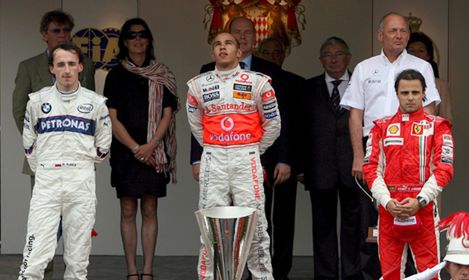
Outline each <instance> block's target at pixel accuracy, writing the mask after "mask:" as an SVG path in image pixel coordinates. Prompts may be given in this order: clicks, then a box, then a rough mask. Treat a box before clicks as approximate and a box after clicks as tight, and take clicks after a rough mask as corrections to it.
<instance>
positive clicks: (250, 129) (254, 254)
mask: <svg viewBox="0 0 469 280" xmlns="http://www.w3.org/2000/svg"><path fill="white" fill-rule="evenodd" d="M212 57H213V59H214V60H215V69H216V70H214V71H210V72H207V73H204V74H201V75H199V76H197V77H195V78H193V79H192V80H190V81H189V82H188V83H187V84H188V87H189V92H188V94H187V105H186V108H187V114H188V119H189V124H190V126H191V130H192V133H193V135H194V137H195V138H196V139H197V141H199V143H200V144H201V145H202V146H203V148H204V151H203V154H202V159H201V165H200V180H199V184H200V194H199V209H206V208H212V207H217V206H230V205H235V206H245V207H250V208H255V209H257V215H258V221H257V225H256V232H255V233H254V238H253V241H252V246H251V249H250V253H249V257H248V260H247V266H248V268H249V270H250V271H251V273H252V279H262V280H271V279H272V280H273V279H274V278H273V276H272V266H271V259H270V252H269V245H270V239H269V236H268V234H267V220H266V217H265V211H264V200H265V198H264V190H263V184H262V183H263V171H262V166H261V162H260V154H262V153H263V152H264V151H265V150H266V149H267V148H268V147H269V146H270V145H272V143H273V142H274V141H275V139H276V138H277V137H278V136H279V134H280V114H279V111H278V106H277V100H276V98H275V93H274V90H273V89H272V87H271V86H270V83H269V82H270V78H269V77H268V76H266V75H263V74H260V73H257V72H252V71H245V70H242V69H241V68H240V67H239V58H240V57H241V50H240V49H239V43H238V41H237V40H236V39H235V37H233V35H231V34H229V33H220V34H218V35H217V36H216V37H215V39H214V40H213V41H212ZM198 274H199V279H214V275H213V264H211V263H210V261H209V259H208V258H207V251H206V248H205V247H204V246H202V248H201V251H200V256H199V264H198Z"/></svg>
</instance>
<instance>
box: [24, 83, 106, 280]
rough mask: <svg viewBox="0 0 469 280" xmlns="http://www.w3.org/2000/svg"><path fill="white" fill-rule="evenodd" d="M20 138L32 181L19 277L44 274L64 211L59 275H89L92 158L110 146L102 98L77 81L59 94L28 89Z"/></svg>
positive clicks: (93, 197)
mask: <svg viewBox="0 0 469 280" xmlns="http://www.w3.org/2000/svg"><path fill="white" fill-rule="evenodd" d="M29 99H30V100H29V102H28V105H27V109H26V114H25V119H24V128H23V144H24V149H25V154H26V157H27V158H28V162H29V165H30V166H31V169H32V170H33V171H34V172H35V185H34V188H33V195H32V198H31V203H30V209H29V217H28V230H27V231H28V232H27V235H26V245H25V247H24V251H23V262H22V264H21V268H20V273H19V277H18V279H19V280H23V279H28V280H36V279H43V277H44V269H45V268H46V266H47V264H48V263H49V261H50V260H52V258H53V256H54V253H55V249H56V247H57V229H58V227H59V222H60V217H61V216H62V226H63V240H64V247H65V248H64V255H63V258H64V262H65V264H66V270H65V274H64V277H63V279H80V280H84V279H87V278H86V275H87V266H88V263H89V261H88V259H89V254H90V252H91V230H92V228H93V226H94V222H95V213H96V192H95V162H101V161H102V160H103V159H104V158H105V156H106V155H107V153H108V151H109V148H110V146H111V140H112V127H111V121H110V119H109V113H108V110H107V107H106V102H105V101H106V99H105V98H104V97H102V96H99V95H98V94H96V93H94V92H92V91H90V90H88V89H86V88H83V87H81V86H80V87H79V88H78V89H77V90H76V91H75V92H73V93H67V94H62V93H60V92H59V91H58V90H57V88H56V86H55V85H53V86H52V87H46V88H43V89H42V90H40V91H39V92H36V93H32V94H30V95H29Z"/></svg>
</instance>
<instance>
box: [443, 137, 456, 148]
mask: <svg viewBox="0 0 469 280" xmlns="http://www.w3.org/2000/svg"><path fill="white" fill-rule="evenodd" d="M453 145H454V144H453V136H451V134H443V146H449V147H454V146H453Z"/></svg>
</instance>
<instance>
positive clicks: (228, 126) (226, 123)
mask: <svg viewBox="0 0 469 280" xmlns="http://www.w3.org/2000/svg"><path fill="white" fill-rule="evenodd" d="M220 126H221V128H222V129H223V130H224V131H231V130H232V129H233V127H234V121H233V119H232V118H230V117H224V118H223V119H222V120H221V122H220Z"/></svg>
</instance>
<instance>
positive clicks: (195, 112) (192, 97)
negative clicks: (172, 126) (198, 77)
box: [186, 83, 204, 145]
mask: <svg viewBox="0 0 469 280" xmlns="http://www.w3.org/2000/svg"><path fill="white" fill-rule="evenodd" d="M188 87H189V90H188V91H187V101H186V112H187V119H188V120H189V125H190V127H191V131H192V134H193V135H194V137H195V139H197V141H198V142H199V144H200V145H203V132H204V127H203V124H202V118H203V110H202V108H201V107H200V105H199V104H200V101H199V100H198V99H197V94H196V92H195V90H194V89H193V87H192V86H191V84H190V83H188Z"/></svg>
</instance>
